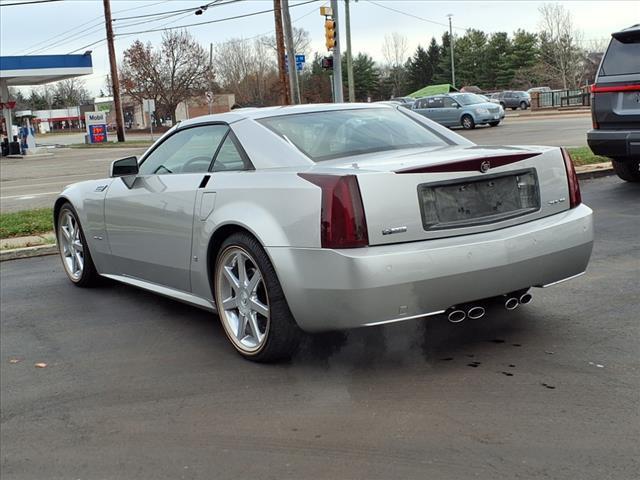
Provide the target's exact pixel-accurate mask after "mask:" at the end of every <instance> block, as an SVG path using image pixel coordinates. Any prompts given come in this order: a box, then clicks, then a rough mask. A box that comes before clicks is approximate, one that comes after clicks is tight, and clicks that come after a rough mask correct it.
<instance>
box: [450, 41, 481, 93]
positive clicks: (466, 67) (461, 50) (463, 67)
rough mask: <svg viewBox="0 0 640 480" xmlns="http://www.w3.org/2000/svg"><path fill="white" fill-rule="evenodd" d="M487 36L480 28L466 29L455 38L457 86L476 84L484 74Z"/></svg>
mask: <svg viewBox="0 0 640 480" xmlns="http://www.w3.org/2000/svg"><path fill="white" fill-rule="evenodd" d="M486 44H487V36H486V34H485V33H484V32H482V31H480V30H473V29H471V30H467V32H466V33H465V34H464V36H462V37H460V38H459V39H457V40H456V42H455V44H454V48H455V52H454V55H455V57H454V58H455V69H456V83H457V84H458V85H457V86H458V87H463V86H466V85H478V84H479V83H481V80H482V78H483V75H484V68H485V63H484V56H485V53H486Z"/></svg>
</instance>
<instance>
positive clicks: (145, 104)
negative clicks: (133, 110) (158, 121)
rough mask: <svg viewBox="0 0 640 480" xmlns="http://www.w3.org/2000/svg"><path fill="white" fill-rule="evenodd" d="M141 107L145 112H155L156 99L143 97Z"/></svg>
mask: <svg viewBox="0 0 640 480" xmlns="http://www.w3.org/2000/svg"><path fill="white" fill-rule="evenodd" d="M142 109H143V110H144V111H145V112H149V113H152V112H155V111H156V101H155V100H153V99H146V98H145V99H143V100H142Z"/></svg>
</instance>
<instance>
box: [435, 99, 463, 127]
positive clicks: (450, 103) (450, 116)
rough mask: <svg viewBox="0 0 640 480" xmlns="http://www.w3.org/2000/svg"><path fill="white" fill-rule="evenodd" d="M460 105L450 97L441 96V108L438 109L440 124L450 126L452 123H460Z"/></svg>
mask: <svg viewBox="0 0 640 480" xmlns="http://www.w3.org/2000/svg"><path fill="white" fill-rule="evenodd" d="M460 111H461V110H460V106H459V105H458V102H456V101H455V100H454V99H453V98H451V97H443V98H442V108H441V109H440V115H441V118H442V121H441V122H440V123H441V124H442V125H445V126H447V127H451V126H454V125H460Z"/></svg>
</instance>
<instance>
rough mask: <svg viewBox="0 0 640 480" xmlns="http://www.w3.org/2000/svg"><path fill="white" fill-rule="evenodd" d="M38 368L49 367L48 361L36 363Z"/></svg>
mask: <svg viewBox="0 0 640 480" xmlns="http://www.w3.org/2000/svg"><path fill="white" fill-rule="evenodd" d="M35 366H36V368H47V364H46V363H42V362H41V363H36V365H35Z"/></svg>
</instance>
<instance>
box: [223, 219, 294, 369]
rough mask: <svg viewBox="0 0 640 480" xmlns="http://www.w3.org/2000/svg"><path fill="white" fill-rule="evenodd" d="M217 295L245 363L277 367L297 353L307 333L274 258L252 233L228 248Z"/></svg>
mask: <svg viewBox="0 0 640 480" xmlns="http://www.w3.org/2000/svg"><path fill="white" fill-rule="evenodd" d="M214 293H215V301H216V308H217V310H218V316H219V317H220V322H221V323H222V327H223V329H224V332H225V334H226V335H227V338H228V339H229V341H230V342H231V344H232V345H233V346H234V347H235V349H236V350H237V351H238V353H239V354H240V355H242V356H243V357H244V358H246V359H248V360H252V361H254V362H273V361H276V360H285V359H288V358H290V357H291V355H293V353H295V351H296V350H297V347H298V344H299V342H300V338H301V337H302V331H301V330H300V328H299V327H298V325H297V324H296V322H295V320H294V318H293V315H292V314H291V311H290V310H289V305H288V304H287V300H286V299H285V297H284V293H283V291H282V287H281V285H280V282H279V281H278V277H277V275H276V272H275V270H274V268H273V265H272V264H271V261H270V260H269V257H268V256H267V254H266V252H265V251H264V249H263V248H262V246H261V245H260V243H259V242H258V241H257V240H256V239H255V238H254V237H252V236H251V235H249V234H248V233H244V232H239V233H234V234H233V235H230V236H229V237H228V238H227V239H226V240H225V241H224V242H223V243H222V245H221V247H220V251H219V253H218V256H217V258H216V264H215V270H214Z"/></svg>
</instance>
